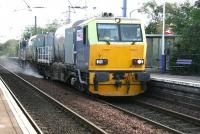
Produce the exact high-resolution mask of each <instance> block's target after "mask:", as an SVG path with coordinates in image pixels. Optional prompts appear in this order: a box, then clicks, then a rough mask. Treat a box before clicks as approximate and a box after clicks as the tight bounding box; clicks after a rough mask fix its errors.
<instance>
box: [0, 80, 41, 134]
mask: <svg viewBox="0 0 200 134" xmlns="http://www.w3.org/2000/svg"><path fill="white" fill-rule="evenodd" d="M0 80H1V81H2V82H3V84H4V85H5V87H6V88H7V89H8V91H9V93H10V94H11V96H12V97H13V99H14V100H15V102H16V103H17V105H18V106H19V108H20V109H21V111H22V112H23V114H24V115H25V116H26V118H27V119H28V121H29V122H30V124H31V126H32V127H33V128H34V130H35V131H36V132H37V133H38V134H43V132H42V130H41V129H40V128H39V126H38V125H37V124H36V123H35V121H34V120H33V118H32V117H31V116H30V114H29V113H28V112H27V111H26V110H25V108H24V107H23V105H22V104H21V103H20V101H19V100H18V99H17V97H16V96H15V95H14V93H13V92H12V91H11V89H10V88H9V86H8V85H7V84H6V82H5V81H4V80H3V79H2V77H0Z"/></svg>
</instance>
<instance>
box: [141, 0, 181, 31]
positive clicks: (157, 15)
mask: <svg viewBox="0 0 200 134" xmlns="http://www.w3.org/2000/svg"><path fill="white" fill-rule="evenodd" d="M177 9H178V7H177V4H175V3H174V4H171V3H167V2H166V21H165V23H166V29H168V28H171V26H172V25H173V22H172V19H173V16H174V13H175V12H177ZM139 12H142V13H145V14H147V15H148V18H149V19H150V22H149V25H148V26H147V27H146V33H148V34H150V33H154V34H156V33H162V16H163V5H158V4H157V3H156V2H155V0H153V1H149V2H147V3H144V4H143V6H142V8H141V9H140V10H139Z"/></svg>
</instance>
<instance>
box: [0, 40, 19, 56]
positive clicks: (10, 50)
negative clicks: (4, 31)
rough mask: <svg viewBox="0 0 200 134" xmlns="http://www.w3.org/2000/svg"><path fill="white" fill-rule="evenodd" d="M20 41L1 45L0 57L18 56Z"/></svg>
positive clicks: (10, 41)
mask: <svg viewBox="0 0 200 134" xmlns="http://www.w3.org/2000/svg"><path fill="white" fill-rule="evenodd" d="M17 49H18V41H17V40H8V41H6V42H5V43H4V44H1V45H0V56H17Z"/></svg>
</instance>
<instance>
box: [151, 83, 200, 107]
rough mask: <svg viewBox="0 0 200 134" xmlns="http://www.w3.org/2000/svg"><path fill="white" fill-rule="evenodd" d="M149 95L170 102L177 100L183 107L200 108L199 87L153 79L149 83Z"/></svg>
mask: <svg viewBox="0 0 200 134" xmlns="http://www.w3.org/2000/svg"><path fill="white" fill-rule="evenodd" d="M148 87H149V89H151V90H149V91H148V92H147V96H148V97H149V96H151V97H152V98H158V99H161V100H165V101H168V102H172V103H174V102H176V103H178V104H179V105H181V106H183V107H188V108H190V109H194V110H200V106H199V103H200V90H199V88H198V87H192V86H184V85H178V84H171V83H165V82H160V81H152V82H151V83H149V84H148Z"/></svg>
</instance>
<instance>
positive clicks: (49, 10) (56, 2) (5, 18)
mask: <svg viewBox="0 0 200 134" xmlns="http://www.w3.org/2000/svg"><path fill="white" fill-rule="evenodd" d="M69 1H70V2H71V4H72V6H81V7H84V6H85V5H86V6H87V7H88V8H87V9H76V10H75V13H74V11H73V10H72V12H71V19H72V20H77V19H82V18H85V17H87V18H90V17H92V16H95V15H98V14H100V13H102V12H104V11H107V12H112V13H114V15H115V16H122V9H121V7H122V2H123V0H1V1H0V18H1V21H0V42H5V41H6V40H8V39H11V38H15V39H19V38H20V36H21V33H22V32H23V30H24V28H25V27H26V26H33V25H34V16H37V24H38V25H40V26H44V25H45V24H47V23H50V22H51V21H52V20H54V19H57V20H59V21H63V22H64V21H66V20H67V17H68V13H67V11H68V6H69ZM147 1H148V0H127V16H129V13H130V11H132V10H134V9H138V7H141V5H142V4H143V2H147ZM156 1H157V2H158V3H159V4H162V2H163V1H160V0H156ZM166 1H167V2H177V3H180V2H183V1H185V0H166ZM194 1H196V0H190V2H191V3H194ZM26 3H27V4H28V6H30V7H31V8H32V11H30V9H28V7H27V5H26ZM34 7H45V8H41V9H38V8H37V9H36V8H34ZM132 16H133V17H134V18H141V19H144V20H145V21H148V20H147V18H146V17H145V16H144V15H141V14H139V13H137V12H133V14H132Z"/></svg>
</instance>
